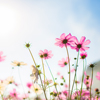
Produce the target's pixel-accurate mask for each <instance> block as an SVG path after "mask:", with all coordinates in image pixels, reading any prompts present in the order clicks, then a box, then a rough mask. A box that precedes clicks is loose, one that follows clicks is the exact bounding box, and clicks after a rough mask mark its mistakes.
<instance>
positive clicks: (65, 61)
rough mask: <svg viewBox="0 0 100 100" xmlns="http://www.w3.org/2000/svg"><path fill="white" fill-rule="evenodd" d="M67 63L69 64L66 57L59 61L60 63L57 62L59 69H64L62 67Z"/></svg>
mask: <svg viewBox="0 0 100 100" xmlns="http://www.w3.org/2000/svg"><path fill="white" fill-rule="evenodd" d="M68 63H69V62H68V57H67V58H66V59H64V58H62V60H60V61H59V62H58V65H59V66H61V67H64V66H66V65H67V64H68Z"/></svg>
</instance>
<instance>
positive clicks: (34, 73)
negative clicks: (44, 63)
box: [30, 65, 39, 83]
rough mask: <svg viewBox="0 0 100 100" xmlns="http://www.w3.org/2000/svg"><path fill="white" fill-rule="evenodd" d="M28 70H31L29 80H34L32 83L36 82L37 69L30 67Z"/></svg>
mask: <svg viewBox="0 0 100 100" xmlns="http://www.w3.org/2000/svg"><path fill="white" fill-rule="evenodd" d="M30 68H31V70H32V74H31V75H30V77H31V79H32V80H34V83H35V82H38V74H39V72H38V69H37V68H36V67H35V66H34V65H31V67H30Z"/></svg>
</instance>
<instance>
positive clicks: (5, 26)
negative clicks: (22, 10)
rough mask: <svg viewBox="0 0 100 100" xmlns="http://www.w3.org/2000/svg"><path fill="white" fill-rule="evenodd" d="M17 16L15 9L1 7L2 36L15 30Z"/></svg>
mask: <svg viewBox="0 0 100 100" xmlns="http://www.w3.org/2000/svg"><path fill="white" fill-rule="evenodd" d="M15 25H16V14H15V12H14V10H13V9H11V8H9V7H5V6H1V5H0V35H1V34H2V35H5V34H6V33H9V32H11V31H13V30H14V28H15Z"/></svg>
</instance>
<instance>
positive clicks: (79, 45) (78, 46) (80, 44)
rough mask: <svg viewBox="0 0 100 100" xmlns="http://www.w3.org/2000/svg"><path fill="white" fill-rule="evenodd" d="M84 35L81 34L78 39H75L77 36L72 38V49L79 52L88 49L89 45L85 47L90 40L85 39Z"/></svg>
mask: <svg viewBox="0 0 100 100" xmlns="http://www.w3.org/2000/svg"><path fill="white" fill-rule="evenodd" d="M85 39H86V38H85V37H84V36H82V37H81V39H80V41H78V40H77V38H76V37H75V38H74V42H72V46H71V48H72V49H75V50H76V51H77V52H78V51H79V50H80V51H81V52H83V51H85V50H88V49H89V47H86V45H88V44H90V40H86V41H85Z"/></svg>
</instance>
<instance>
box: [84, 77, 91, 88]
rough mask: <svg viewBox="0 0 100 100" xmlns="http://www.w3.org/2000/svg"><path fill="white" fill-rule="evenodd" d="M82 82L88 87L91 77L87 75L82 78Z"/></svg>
mask: <svg viewBox="0 0 100 100" xmlns="http://www.w3.org/2000/svg"><path fill="white" fill-rule="evenodd" d="M84 84H85V85H86V86H87V87H90V85H91V78H90V77H89V78H88V79H87V78H85V79H84Z"/></svg>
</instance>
